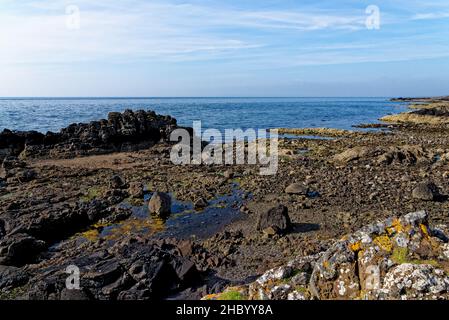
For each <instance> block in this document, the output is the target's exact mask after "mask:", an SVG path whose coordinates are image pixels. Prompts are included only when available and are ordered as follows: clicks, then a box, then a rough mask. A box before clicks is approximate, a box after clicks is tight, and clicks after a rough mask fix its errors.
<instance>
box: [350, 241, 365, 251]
mask: <svg viewBox="0 0 449 320" xmlns="http://www.w3.org/2000/svg"><path fill="white" fill-rule="evenodd" d="M349 249H351V251H353V252H358V251H360V249H362V242H361V241H357V242H355V243H351V244H350V245H349Z"/></svg>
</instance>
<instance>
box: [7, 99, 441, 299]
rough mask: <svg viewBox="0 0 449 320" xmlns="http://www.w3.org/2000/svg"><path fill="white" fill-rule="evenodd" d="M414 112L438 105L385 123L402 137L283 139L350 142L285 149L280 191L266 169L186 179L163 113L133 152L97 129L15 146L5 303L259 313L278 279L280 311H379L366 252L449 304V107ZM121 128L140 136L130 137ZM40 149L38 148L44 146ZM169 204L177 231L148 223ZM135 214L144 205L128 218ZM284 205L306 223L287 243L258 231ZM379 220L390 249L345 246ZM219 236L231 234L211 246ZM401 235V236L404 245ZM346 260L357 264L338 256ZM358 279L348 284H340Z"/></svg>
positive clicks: (207, 169) (239, 168) (288, 143)
mask: <svg viewBox="0 0 449 320" xmlns="http://www.w3.org/2000/svg"><path fill="white" fill-rule="evenodd" d="M404 99H407V102H410V103H416V102H419V103H427V105H426V106H424V107H421V109H418V110H417V111H412V112H424V114H420V113H416V114H414V115H415V118H413V119H411V118H410V117H409V116H408V114H406V115H404V114H402V115H401V114H400V115H396V116H389V118H387V119H386V120H387V121H388V120H390V121H392V120H394V122H393V123H391V124H388V126H389V133H388V134H385V133H384V132H355V131H342V130H334V129H326V128H325V129H284V130H283V133H290V134H301V135H302V134H307V135H310V134H312V135H324V136H331V137H333V138H335V139H332V140H317V139H305V138H289V139H280V143H279V148H280V150H279V151H280V152H279V153H280V155H281V156H280V159H279V171H278V174H277V175H275V176H269V177H263V176H260V175H258V174H257V173H258V169H259V165H251V166H245V165H235V166H222V165H212V166H195V165H189V166H174V165H173V164H171V162H170V159H169V152H170V149H171V145H170V144H169V143H167V141H164V138H163V137H164V135H158V134H157V133H158V132H159V133H160V132H167V130H172V129H173V127H174V126H176V120H174V121H173V120H172V119H171V118H158V116H156V115H154V117H153V115H152V118H151V119H147V118H145V117H144V118H145V120H141V121H143V122H142V123H147V122H146V121H148V123H149V124H150V123H151V124H153V125H154V127H152V128H153V129H155V130H152V131H151V132H152V133H153V134H154V136H151V135H150V136H151V137H152V138H151V139H149V141H137V142H136V141H135V139H134V137H131V138H130V139H129V141H128V140H126V139H128V138H129V137H127V138H123V136H125V137H126V134H125V133H123V135H121V133H119V136H120V137H121V138H120V143H119V144H117V143H115V144H114V146H113V147H111V146H110V145H108V144H101V143H97V142H95V143H92V139H93V137H94V136H95V133H96V131H95V126H92V127H88V128H85V127H83V126H81V127H80V128H84V129H80V128H78V129H79V131H78V129H77V130H72V131H70V130H68V131H67V132H68V133H67V138H64V137H62V138H61V137H60V138H57V139H56V138H55V140H53V141H51V140H49V139H50V138H49V137H47V138H42V141H41V140H39V139H41V138H36V137H35V138H36V139H37V140H35V141H33V143H32V144H31V145H29V142H30V140H29V139H30V137H24V138H23V149H22V150H20V148H21V147H20V148H17V147H16V145H14V147H13V148H10V146H11V144H9V148H10V149H11V150H12V152H13V153H14V154H13V155H12V156H13V157H12V158H8V159H9V160H8V162H5V161H3V165H2V169H3V177H2V179H1V180H0V207H1V208H2V209H1V211H0V253H1V254H0V273H1V275H2V277H1V279H2V281H1V282H0V289H1V293H0V298H1V299H18V298H25V299H32V298H34V299H49V298H53V299H63V298H74V299H75V298H79V299H154V298H161V297H164V298H168V297H171V298H173V297H174V298H193V299H200V298H204V297H206V298H208V299H220V298H226V297H228V298H229V297H232V298H240V299H248V298H253V299H258V298H261V296H260V295H258V292H259V289H261V288H260V286H257V285H256V286H254V285H253V286H252V285H251V283H252V281H250V280H249V279H254V278H255V277H259V276H261V275H264V274H265V278H264V279H265V280H266V281H265V282H263V281H262V283H263V286H262V288H263V290H265V292H266V296H265V297H266V298H269V299H286V298H288V297H291V298H296V299H313V298H317V292H319V294H318V296H319V298H320V299H357V298H363V297H365V298H369V299H379V298H381V297H380V296H379V295H376V294H373V293H370V294H369V295H367V296H364V294H365V293H366V292H363V291H364V288H363V286H362V280H363V279H361V278H360V276H359V275H358V273H357V272H356V269H355V268H354V266H355V265H358V264H359V263H360V261H361V258H362V255H361V253H360V252H368V251H369V250H377V251H378V252H381V253H382V254H380V255H377V256H375V257H372V258H373V259H374V260H376V261H374V262H373V263H374V264H377V263H379V264H380V262H379V261H381V260H382V259H386V260H390V261H392V265H387V266H383V265H382V268H384V269H382V277H384V278H385V279H386V277H387V275H388V274H392V273H394V272H399V271H400V270H401V269H400V268H404V265H407V266H409V265H412V266H411V267H410V268H412V269H411V270H415V269H413V268H417V269H416V270H421V269H422V268H424V269H425V270H424V269H423V270H424V271H425V272H424V271H422V270H421V271H422V272H423V273H425V274H426V275H428V277H431V278H429V279H427V278H426V279H427V280H429V283H432V281H431V280H432V279H433V280H435V279H437V280H438V281H440V280H441V279H443V280H442V281H443V285H441V286H440V287H439V289H438V290H440V291H439V292H438V294H439V295H440V296H441V297H443V298H448V290H449V282H447V284H446V285H445V284H444V281H445V279H447V277H448V276H447V272H448V270H449V263H448V261H449V256H446V253H445V252H446V251H447V249H449V248H447V241H446V242H444V241H443V240H441V237H438V236H436V234H437V232H436V231H433V230H440V231H441V233H443V234H445V235H446V236H448V235H449V233H448V228H447V227H448V223H449V217H448V216H447V213H446V212H448V209H449V204H448V202H447V201H446V197H447V195H448V194H449V186H448V184H447V178H448V177H449V171H447V169H446V168H447V162H448V161H449V149H448V148H447V146H448V145H449V143H448V142H449V137H448V136H447V134H446V133H447V130H448V128H447V123H448V122H446V119H444V117H445V116H446V115H445V113H444V112H443V113H439V112H436V113H435V112H433V113H432V114H430V113H429V111H428V110H432V111H433V110H443V111H444V110H445V109H444V107H445V106H443V108H442V106H441V105H440V104H438V105H434V104H435V103H441V100H440V99H435V98H432V99H429V98H426V99H421V98H420V99H417V100H416V99H411V98H401V101H405V100H404ZM421 110H427V111H421ZM114 117H115V118H114ZM114 117H113V119H119V120H118V121H117V123H118V124H120V123H123V121H125V120H123V119H122V120H120V119H121V118H120V117H121V116H120V115H119V114H116V115H115V116H114ZM398 117H399V118H398ZM429 117H431V119H432V120H429ZM441 118H443V120H444V121H443V120H441ZM155 119H156V120H155ZM162 120H163V121H162ZM384 120H385V118H384ZM108 121H110V122H113V121H114V120H111V119H108ZM139 121H140V120H139ZM164 121H168V122H164ZM156 123H157V124H156ZM100 125H101V122H100ZM122 127H127V126H123V125H117V128H122ZM150 127H151V126H150ZM150 127H148V128H150ZM423 128H424V129H425V130H423ZM156 129H157V130H156ZM161 129H163V130H161ZM83 130H84V131H83ZM76 132H81V133H83V132H89V133H90V134H91V136H89V135H87V136H86V135H84V134H79V135H77V134H75V133H76ZM116 132H120V131H117V130H116ZM281 133H282V132H281ZM140 134H141V133H139V132H136V137H137V136H140ZM74 137H76V141H78V145H77V144H74V141H75V140H74ZM113 137H114V135H113ZM161 138H162V141H161ZM14 139H16V138H14ZM14 139H12V140H14ZM45 139H47V140H45ZM83 139H85V140H83ZM123 139H125V140H123ZM16 140H17V139H16ZM16 140H14V142H16V143H18V145H21V143H22V142H20V141H19V142H17V141H16ZM19 140H20V139H19ZM36 141H37V142H36ZM45 141H46V142H45ZM105 141H109V140H108V139H106V140H105ZM38 142H41V143H40V144H39V143H38ZM89 143H92V144H91V145H89ZM86 144H87V145H86ZM33 145H36V146H38V147H35V148H33V147H31V148H30V146H33ZM42 145H45V146H46V147H45V148H42ZM53 145H55V146H56V147H53ZM27 146H28V148H27ZM3 149H6V148H3ZM42 150H43V151H45V152H42ZM92 150H93V151H92ZM24 151H26V152H24ZM8 156H11V155H8ZM80 156H83V157H80ZM6 158H7V157H5V159H6ZM117 177H118V178H117ZM236 186H237V187H236ZM235 188H237V189H235ZM236 190H238V192H237V193H236ZM155 191H159V192H164V193H168V194H171V195H172V197H173V199H175V200H176V203H175V204H176V205H177V206H178V207H182V206H183V205H184V206H185V208H184V207H182V208H181V209H178V210H180V211H179V212H175V214H173V215H172V216H171V217H170V218H169V219H168V220H166V221H163V220H161V219H153V217H150V216H147V217H145V216H143V217H142V216H139V212H142V210H144V209H146V208H147V206H148V200H149V197H150V195H151V194H152V193H154V192H155ZM226 196H227V197H226ZM224 197H226V198H224ZM124 202H125V203H126V204H128V205H129V206H130V207H129V206H128V207H126V206H125V207H123V206H122V204H123V203H124ZM273 207H274V208H279V207H281V208H286V209H285V210H286V211H287V212H288V216H289V219H290V220H291V225H290V226H289V228H288V229H286V230H283V231H282V232H277V230H274V229H273V228H271V229H270V228H266V229H263V230H258V225H259V223H260V219H261V218H260V217H261V216H263V215H264V214H265V213H267V212H268V211H270V210H272V209H273ZM130 208H131V209H130ZM184 209H185V210H184ZM139 210H140V211H139ZM183 210H184V211H183ZM283 210H284V209H281V211H283ZM422 210H425V211H426V212H427V215H426V216H424V215H422V214H421V215H418V217H415V218H413V219H414V220H413V219H411V220H410V219H409V220H410V221H409V220H407V221H403V220H401V221H402V223H401V224H400V225H401V227H399V225H398V224H394V223H393V220H388V219H391V218H392V217H404V216H405V215H406V214H408V213H410V212H421V211H422ZM136 212H137V213H136ZM202 213H203V214H205V216H206V217H207V219H206V220H204V221H199V222H198V224H197V221H196V220H194V219H193V218H192V217H195V216H200V215H201V214H202ZM224 216H226V217H227V218H226V219H224V223H221V224H220V222H223V221H221V220H220V219H221V218H222V217H224ZM189 217H190V218H189ZM409 217H410V216H409ZM184 218H185V220H183V219H184ZM227 219H228V220H227ZM186 221H187V222H186ZM192 221H193V222H192ZM376 221H390V222H389V223H390V224H388V223H385V230H380V231H376V232H378V234H376V233H375V232H374V231H373V232H371V233H369V237H370V239H371V240H372V241H371V242H372V243H375V244H376V243H377V242H379V241H383V242H379V244H378V245H377V247H376V246H374V245H372V246H366V247H364V246H362V243H359V241H362V240H361V238H360V239H359V238H357V237H354V238H355V240H354V241H350V242H348V243H346V242H341V241H340V242H339V241H338V240H340V239H342V238H344V237H345V236H346V237H348V235H350V236H349V238H351V235H355V234H357V231H358V230H360V229H361V228H364V227H366V226H369V225H371V224H373V223H375V222H376ZM394 221H396V220H394ZM214 224H218V225H219V228H218V231H212V232H211V234H210V233H209V232H207V231H208V230H209V226H210V225H214ZM421 225H422V226H424V227H425V228H423V227H421ZM167 226H168V227H167ZM405 227H407V228H409V230H408V231H413V232H415V233H416V232H419V234H420V235H421V236H420V238H419V239H418V240H416V239H415V240H416V241H415V240H413V241H415V242H416V243H413V241H412V239H411V237H408V233H406V232H405V231H404V230H402V229H407V228H405ZM170 228H174V229H170ZM176 228H178V229H183V228H184V229H183V230H185V232H181V233H179V235H177V233H176V232H172V230H177V229H176ZM391 228H397V229H395V231H394V232H392V233H391V234H389V231H388V230H391ZM435 228H436V229H435ZM198 229H204V230H205V232H204V233H203V234H204V235H205V236H198V234H201V233H202V232H197V231H196V230H198ZM167 230H168V232H166V234H165V235H164V236H163V237H158V236H157V235H158V234H160V233H161V231H167ZM197 233H198V234H197ZM426 233H427V235H426ZM193 235H195V237H193ZM398 236H404V237H405V238H406V240H407V244H406V245H405V248H407V253H404V252H405V251H404V250H402V251H400V252H399V251H398V250H399V249H397V246H396V245H395V244H394V243H396V241H397V238H396V237H398ZM378 237H381V238H379V239H378ZM376 241H377V242H376ZM385 243H387V245H386V246H385V245H384V244H385ZM412 243H413V246H412ZM429 244H432V245H429ZM390 245H391V248H390ZM348 246H349V247H350V248H349V249H350V250H349V251H347V250H346V249H347V247H348ZM387 249H389V250H387ZM17 252H19V253H20V255H18V254H17ZM330 252H331V253H332V255H331V257H328V258H329V259H330V258H332V257H334V258H333V259H335V260H336V261H337V260H338V261H340V262H338V263H337V262H335V263H333V261H331V262H332V263H331V266H332V268H333V269H332V270H333V272H335V273H336V274H334V275H333V276H329V279H328V280H326V281H322V282H320V281H318V283H317V281H316V280H312V279H315V278H314V277H315V276H316V275H317V272H321V273H323V275H325V274H326V273H325V271H326V270H324V269H320V268H319V266H320V263H321V264H323V263H325V262H326V261H328V260H326V259H323V258H322V257H323V255H324V256H326V255H329V254H330ZM398 252H399V253H401V254H402V256H401V259H398V257H396V255H398V254H399V253H398ZM343 253H344V254H346V255H345V259H346V260H343V261H344V263H343V262H341V261H342V260H341V259H340V258H339V257H340V255H341V254H343ZM21 256H23V257H24V258H25V260H22V259H21V258H20V257H21ZM150 257H153V258H151V259H150ZM292 261H295V263H294V266H292V265H291V263H292ZM412 261H414V262H415V263H414V264H413V263H411V262H412ZM70 264H75V265H78V266H79V267H80V269H81V270H83V273H82V284H83V289H82V290H79V291H76V292H68V291H67V290H65V289H64V288H63V287H62V285H61V282H60V281H61V279H62V278H63V277H64V274H65V273H64V271H65V267H66V266H68V265H70ZM286 265H287V266H289V267H288V268H286V267H285V266H286ZM281 266H284V267H281ZM423 266H425V267H423ZM279 267H281V269H273V270H278V271H279V270H283V271H282V272H280V273H281V274H282V276H274V277H273V276H272V274H273V272H271V276H267V273H266V272H267V270H270V269H272V268H279ZM343 267H344V268H347V269H348V272H346V271H345V272H343V273H340V272H339V270H340V269H342V268H343ZM419 268H421V269H419ZM287 269H288V270H287ZM161 270H162V271H161ZM436 270H442V271H443V275H438V272H437V271H436ZM426 272H427V273H426ZM435 272H436V273H435ZM444 272H446V273H444ZM274 273H275V274H276V272H274ZM344 274H348V275H349V276H347V277H344ZM444 274H446V276H444ZM268 275H270V273H269V272H268ZM398 277H399V278H400V275H399V276H398ZM432 277H433V278H432ZM384 278H383V279H382V280H384ZM402 278H403V279H404V278H405V275H403V276H402ZM259 279H261V278H259ZM270 280H271V282H270ZM341 282H343V285H341ZM383 282H385V281H383ZM434 283H435V281H434ZM259 284H260V282H259ZM267 284H268V285H267ZM341 286H343V288H345V290H342V289H341ZM434 287H435V285H434ZM434 287H433V289H434V290H436V289H435V288H434ZM49 288H53V289H49ZM326 288H331V289H330V290H327V289H326ZM339 289H340V290H339ZM350 289H351V290H350ZM381 289H385V290H386V289H388V288H387V287H385V288H384V287H382V288H381ZM251 290H252V291H254V290H255V292H256V293H257V294H255V293H254V292H252V293H251ZM379 290H380V289H379ZM404 290H405V293H401V294H402V296H401V295H400V294H399V295H398V292H395V291H394V290H390V291H385V292H383V294H384V296H382V298H385V299H399V298H402V297H403V296H405V297H408V298H411V299H413V297H414V298H419V299H426V298H429V297H432V294H435V293H433V292H432V290H431V288H429V287H426V288H422V289H416V288H405V289H404ZM223 292H224V293H226V295H223ZM342 292H343V294H342ZM265 297H264V298H265Z"/></svg>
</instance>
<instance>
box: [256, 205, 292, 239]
mask: <svg viewBox="0 0 449 320" xmlns="http://www.w3.org/2000/svg"><path fill="white" fill-rule="evenodd" d="M256 228H257V230H258V231H264V232H266V233H275V234H282V233H285V232H286V231H288V230H289V229H290V228H291V222H290V217H289V216H288V208H287V207H286V206H283V205H278V206H275V207H272V208H269V209H268V210H265V211H263V212H261V214H260V215H259V218H258V220H257V226H256Z"/></svg>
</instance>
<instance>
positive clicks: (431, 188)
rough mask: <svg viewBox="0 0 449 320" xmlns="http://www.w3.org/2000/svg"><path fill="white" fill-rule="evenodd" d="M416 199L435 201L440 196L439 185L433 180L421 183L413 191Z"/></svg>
mask: <svg viewBox="0 0 449 320" xmlns="http://www.w3.org/2000/svg"><path fill="white" fill-rule="evenodd" d="M412 196H413V198H414V199H418V200H423V201H434V200H436V199H437V197H438V196H439V191H438V187H437V186H436V185H435V184H434V183H431V182H425V183H419V184H418V185H417V186H416V187H415V188H414V189H413V192H412Z"/></svg>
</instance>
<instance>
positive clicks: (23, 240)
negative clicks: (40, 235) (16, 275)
mask: <svg viewBox="0 0 449 320" xmlns="http://www.w3.org/2000/svg"><path fill="white" fill-rule="evenodd" d="M45 247H46V244H45V242H43V241H40V240H37V239H35V238H33V237H31V236H29V235H27V234H14V235H13V236H11V237H8V238H7V239H5V240H2V241H0V264H4V265H19V266H20V265H23V264H25V263H29V262H32V261H33V259H34V258H35V257H36V256H37V254H39V253H40V252H41V251H42V249H44V248H45Z"/></svg>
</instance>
